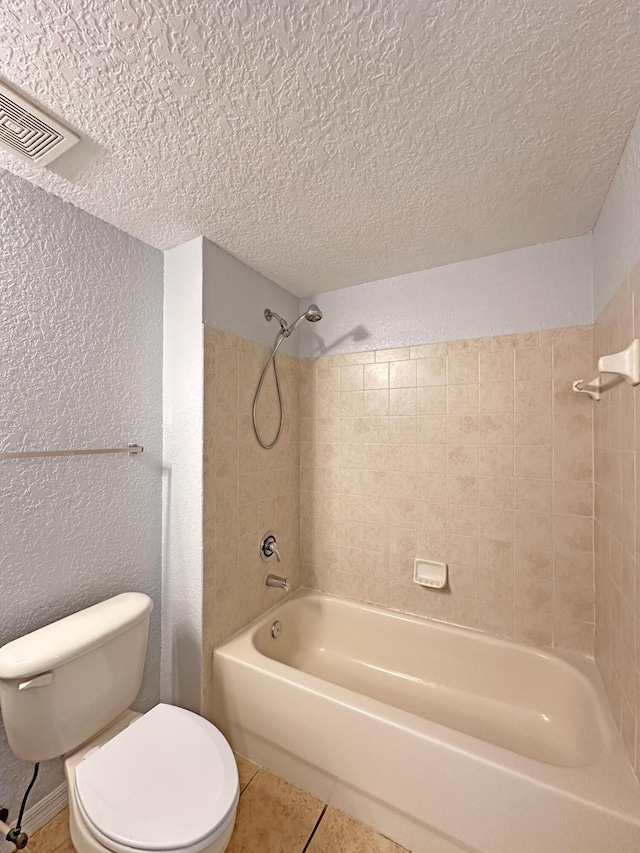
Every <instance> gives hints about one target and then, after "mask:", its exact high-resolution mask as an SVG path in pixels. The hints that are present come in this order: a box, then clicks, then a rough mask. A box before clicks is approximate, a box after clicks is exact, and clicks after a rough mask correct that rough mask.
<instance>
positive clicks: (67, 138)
mask: <svg viewBox="0 0 640 853" xmlns="http://www.w3.org/2000/svg"><path fill="white" fill-rule="evenodd" d="M79 141H80V139H79V137H78V136H76V134H75V133H73V131H71V130H69V128H68V127H65V126H64V125H62V124H60V122H58V121H56V120H55V119H54V118H52V117H51V116H49V115H47V114H46V113H43V112H42V110H39V109H38V108H37V107H34V105H33V104H31V103H29V101H27V100H25V99H24V98H23V97H21V96H20V95H18V94H16V92H14V91H13V90H12V89H9V87H8V86H5V85H4V84H3V83H0V144H1V145H4V147H5V148H8V149H9V150H10V151H13V153H14V154H18V156H20V157H22V159H23V160H27V161H28V162H29V163H36V164H37V165H38V166H45V165H46V164H47V163H50V162H51V161H52V160H55V159H56V157H59V156H60V155H61V154H62V152H63V151H67V150H68V149H69V148H71V146H72V145H75V144H76V142H79Z"/></svg>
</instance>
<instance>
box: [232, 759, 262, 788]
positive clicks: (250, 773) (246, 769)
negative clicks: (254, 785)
mask: <svg viewBox="0 0 640 853" xmlns="http://www.w3.org/2000/svg"><path fill="white" fill-rule="evenodd" d="M233 754H234V756H235V759H236V764H237V765H238V776H239V777H240V793H242V792H243V791H244V789H245V788H246V787H247V785H248V784H249V782H250V781H251V780H252V779H253V777H254V776H255V775H256V773H257V772H258V770H260V765H259V764H254V763H253V761H249V759H248V758H245V757H244V755H240V753H239V752H234V753H233Z"/></svg>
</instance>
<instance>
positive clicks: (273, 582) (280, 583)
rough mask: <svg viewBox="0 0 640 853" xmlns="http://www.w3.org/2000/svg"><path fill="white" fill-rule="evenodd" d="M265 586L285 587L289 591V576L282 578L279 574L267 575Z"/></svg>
mask: <svg viewBox="0 0 640 853" xmlns="http://www.w3.org/2000/svg"><path fill="white" fill-rule="evenodd" d="M264 584H265V586H272V587H275V588H276V589H283V590H284V591H285V592H289V578H281V577H280V576H279V575H271V574H269V575H267V576H266V578H265V579H264Z"/></svg>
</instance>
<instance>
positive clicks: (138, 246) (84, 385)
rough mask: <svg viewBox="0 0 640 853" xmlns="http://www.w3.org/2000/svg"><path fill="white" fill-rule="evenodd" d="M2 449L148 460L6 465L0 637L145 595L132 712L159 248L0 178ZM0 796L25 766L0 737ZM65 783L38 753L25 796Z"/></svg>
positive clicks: (16, 785) (150, 667) (158, 358)
mask: <svg viewBox="0 0 640 853" xmlns="http://www.w3.org/2000/svg"><path fill="white" fill-rule="evenodd" d="M0 198H1V203H0V318H1V320H2V335H1V346H2V353H1V358H0V371H1V373H2V382H1V384H2V407H1V409H0V440H1V442H2V450H5V451H11V450H28V449H46V448H56V447H59V448H73V447H105V446H106V447H109V446H121V445H123V444H126V443H127V442H128V441H129V440H131V439H137V440H138V441H140V442H141V443H142V444H144V446H145V453H144V454H143V455H141V456H136V457H129V456H112V457H111V456H104V457H78V458H68V459H38V460H24V461H22V460H21V461H5V462H1V463H0V465H1V466H2V486H1V488H0V517H1V518H2V524H0V577H1V579H2V590H3V597H4V605H3V608H2V622H1V624H0V643H3V642H7V641H9V640H11V639H14V638H15V637H17V636H20V635H21V634H24V633H26V632H28V631H30V630H33V629H35V628H37V627H39V626H41V625H43V624H45V623H47V622H50V621H53V620H55V619H57V618H59V617H62V616H65V615H67V614H69V613H71V612H72V611H74V610H77V609H80V608H82V607H85V606H87V605H90V604H93V603H96V602H98V601H100V600H102V599H104V598H107V597H108V596H111V595H114V594H116V593H119V592H123V591H126V590H139V591H142V592H146V593H148V594H149V595H151V596H152V598H153V600H154V604H155V610H154V613H153V616H152V625H151V634H150V644H149V652H148V656H147V669H146V675H145V681H144V686H143V690H142V693H141V696H140V700H139V705H140V706H141V707H144V706H149V705H151V704H153V702H155V701H157V698H158V688H159V667H160V586H161V578H160V548H161V512H160V505H161V479H160V468H161V452H162V436H161V427H162V413H161V369H162V352H161V349H162V255H161V254H160V253H159V252H157V251H155V250H154V249H150V248H149V247H148V246H145V245H143V244H142V243H140V242H138V241H137V240H134V239H133V238H131V237H129V236H127V235H126V234H123V233H122V232H120V231H117V230H116V229H115V228H112V227H111V226H109V225H105V224H104V223H103V222H100V221H99V220H97V219H94V218H93V217H91V216H88V215H87V214H86V213H83V212H81V211H79V210H77V209H76V208H74V207H72V206H71V205H69V204H66V203H65V202H62V201H60V200H59V199H57V198H55V197H54V196H50V195H47V193H45V192H43V191H42V190H40V189H37V188H36V187H34V186H32V185H31V184H29V183H27V182H25V181H22V180H21V179H19V178H16V177H14V176H13V175H10V174H8V173H6V172H4V171H0ZM0 737H1V738H2V742H1V744H0V766H2V775H1V778H0V800H2V801H6V802H7V803H10V804H11V806H12V809H13V810H14V811H13V813H14V815H15V809H16V808H17V806H18V805H19V798H20V797H21V796H22V794H23V793H24V789H25V786H26V783H27V781H28V779H29V777H30V774H31V770H32V768H31V767H30V766H29V765H27V764H24V763H22V762H19V761H17V760H15V759H14V758H13V756H12V754H11V752H10V750H9V748H8V746H7V744H6V743H5V741H4V735H3V733H1V732H0ZM61 779H62V773H61V765H60V763H58V762H55V761H52V762H47V763H46V764H45V765H44V766H43V768H42V777H41V779H40V781H39V783H38V787H37V789H36V790H35V791H34V793H33V795H32V800H31V804H34V803H35V802H37V800H38V799H39V797H40V796H42V795H44V794H45V793H47V792H48V791H49V790H51V789H52V788H53V787H54V786H55V785H57V784H58V783H59V782H60V781H61Z"/></svg>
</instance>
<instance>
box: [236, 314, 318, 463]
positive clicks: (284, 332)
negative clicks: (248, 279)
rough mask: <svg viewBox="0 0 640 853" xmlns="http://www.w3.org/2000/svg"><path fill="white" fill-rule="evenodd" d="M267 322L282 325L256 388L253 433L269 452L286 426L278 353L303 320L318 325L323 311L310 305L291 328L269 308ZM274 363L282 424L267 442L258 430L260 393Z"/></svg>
mask: <svg viewBox="0 0 640 853" xmlns="http://www.w3.org/2000/svg"><path fill="white" fill-rule="evenodd" d="M264 317H265V320H268V321H269V322H270V321H271V320H273V319H276V320H277V321H278V323H280V331H279V332H278V334H277V335H276V339H275V341H274V342H273V349H272V350H271V355H270V356H269V358H268V359H267V363H266V364H265V366H264V370H263V371H262V375H261V377H260V381H259V382H258V387H257V388H256V393H255V396H254V398H253V431H254V432H255V434H256V438H257V439H258V441H259V442H260V444H261V445H262V447H264V448H265V449H266V450H269V449H270V448H272V447H275V445H276V444H277V443H278V439H279V438H280V434H281V433H282V427H283V425H284V403H283V401H282V392H281V391H280V379H279V378H278V366H277V364H276V353H277V352H278V349H279V348H280V345H281V344H282V342H283V341H284V340H285V338H288V337H289V336H290V335H291V334H292V333H293V332H295V330H296V329H297V328H298V326H299V325H300V323H302V321H303V320H308V321H309V322H310V323H317V322H318V320H322V311H321V310H320V309H319V308H318V306H317V305H315V304H314V305H309V307H308V308H307V310H306V311H305V312H304V314H301V315H300V316H299V317H298V319H297V320H294V322H293V323H291V325H290V326H289V325H288V324H287V321H286V320H284V319H283V318H282V317H281V316H280V315H279V314H276V312H275V311H271V310H270V309H269V308H265V310H264ZM272 362H273V373H274V376H275V380H276V393H277V395H278V404H279V406H280V424H279V426H278V431H277V433H276V437H275V438H274V439H273V441H272V442H270V443H269V442H265V441H264V439H263V438H262V436H261V435H260V432H259V430H258V421H257V409H258V398H259V397H260V391H261V390H262V385H263V383H264V379H265V376H266V375H267V370H268V369H269V365H270V364H271V363H272Z"/></svg>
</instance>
